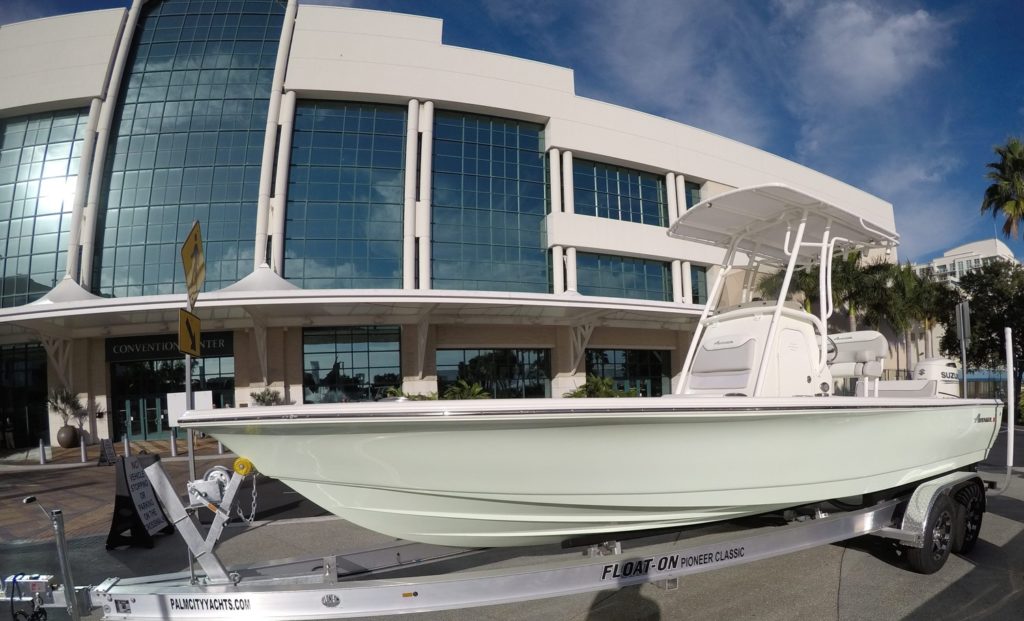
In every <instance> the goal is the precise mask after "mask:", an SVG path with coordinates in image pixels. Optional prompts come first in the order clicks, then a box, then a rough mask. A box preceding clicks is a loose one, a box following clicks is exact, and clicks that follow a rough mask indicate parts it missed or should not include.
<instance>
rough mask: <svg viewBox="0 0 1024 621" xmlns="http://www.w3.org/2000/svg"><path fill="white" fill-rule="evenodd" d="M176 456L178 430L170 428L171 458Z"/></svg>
mask: <svg viewBox="0 0 1024 621" xmlns="http://www.w3.org/2000/svg"><path fill="white" fill-rule="evenodd" d="M177 456H178V428H177V427H171V457H177Z"/></svg>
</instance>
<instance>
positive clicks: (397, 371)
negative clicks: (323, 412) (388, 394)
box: [302, 326, 402, 403]
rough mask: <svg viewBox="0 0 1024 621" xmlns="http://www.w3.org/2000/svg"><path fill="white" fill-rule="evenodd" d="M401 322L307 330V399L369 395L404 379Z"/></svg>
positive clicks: (304, 374)
mask: <svg viewBox="0 0 1024 621" xmlns="http://www.w3.org/2000/svg"><path fill="white" fill-rule="evenodd" d="M400 343H401V329H400V328H399V327H398V326H354V327H345V328H306V329H305V330H303V331H302V394H303V397H302V402H303V403H336V402H340V401H368V400H371V399H377V398H380V397H381V396H383V395H384V391H386V390H387V389H388V388H390V387H393V386H401V385H402V375H401V373H402V369H401V348H400Z"/></svg>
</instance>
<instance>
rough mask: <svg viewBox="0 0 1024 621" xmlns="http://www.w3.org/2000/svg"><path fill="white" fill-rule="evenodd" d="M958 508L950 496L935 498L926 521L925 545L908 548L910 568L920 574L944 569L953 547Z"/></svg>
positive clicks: (943, 495)
mask: <svg viewBox="0 0 1024 621" xmlns="http://www.w3.org/2000/svg"><path fill="white" fill-rule="evenodd" d="M956 516H957V510H956V507H955V506H954V504H953V501H952V500H950V498H949V496H947V495H945V494H942V495H940V496H938V497H937V498H936V499H935V503H934V504H933V505H932V509H931V511H930V512H929V513H928V519H926V520H925V523H924V546H922V547H920V548H909V547H908V548H906V552H907V562H908V563H909V564H910V569H912V570H913V571H915V572H917V573H919V574H934V573H935V572H937V571H939V570H940V569H942V566H943V565H945V564H946V559H948V558H949V552H950V550H951V549H952V547H953V533H954V532H955V530H956V529H955V525H956Z"/></svg>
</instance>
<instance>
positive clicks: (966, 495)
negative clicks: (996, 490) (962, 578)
mask: <svg viewBox="0 0 1024 621" xmlns="http://www.w3.org/2000/svg"><path fill="white" fill-rule="evenodd" d="M955 498H956V506H955V509H956V510H957V521H956V530H955V531H954V536H953V552H954V553H956V554H969V553H970V551H971V550H973V549H974V545H975V544H976V543H978V535H979V534H980V533H981V520H982V518H983V517H984V515H985V492H984V491H983V490H982V489H981V487H980V486H979V485H978V484H977V482H971V483H968V484H967V485H965V486H963V487H962V488H960V489H959V490H958V491H957V492H956V494H955Z"/></svg>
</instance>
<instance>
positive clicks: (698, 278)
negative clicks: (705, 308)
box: [690, 265, 708, 304]
mask: <svg viewBox="0 0 1024 621" xmlns="http://www.w3.org/2000/svg"><path fill="white" fill-rule="evenodd" d="M690 294H691V295H692V296H693V303H694V304H707V303H708V268H707V267H705V266H703V265H691V266H690Z"/></svg>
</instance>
